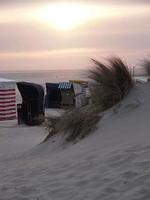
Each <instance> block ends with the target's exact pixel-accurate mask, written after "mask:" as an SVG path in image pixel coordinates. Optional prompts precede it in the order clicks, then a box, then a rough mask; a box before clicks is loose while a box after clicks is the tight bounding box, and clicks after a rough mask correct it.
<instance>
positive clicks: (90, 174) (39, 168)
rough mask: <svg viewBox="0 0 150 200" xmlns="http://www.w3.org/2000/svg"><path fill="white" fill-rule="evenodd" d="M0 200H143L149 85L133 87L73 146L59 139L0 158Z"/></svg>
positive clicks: (149, 144) (149, 166)
mask: <svg viewBox="0 0 150 200" xmlns="http://www.w3.org/2000/svg"><path fill="white" fill-rule="evenodd" d="M0 171H1V173H0V194H1V197H0V199H1V200H6V199H7V200H9V199H11V200H70V199H72V200H84V199H85V200H99V199H102V200H127V199H128V200H149V199H150V190H149V186H150V84H139V85H137V86H135V87H134V88H133V89H132V91H131V92H130V94H129V95H128V96H127V97H126V98H125V99H124V100H123V101H122V102H121V103H120V104H118V105H117V106H116V107H114V108H112V109H111V110H109V111H107V112H106V113H105V116H104V117H103V119H102V120H101V121H100V122H99V124H98V128H97V130H96V131H95V132H94V133H92V134H91V135H90V136H88V137H87V138H85V139H84V140H82V141H80V142H78V143H77V144H69V145H67V144H64V143H63V139H62V138H61V136H59V137H54V138H51V139H50V140H49V141H48V142H47V143H45V144H41V145H37V146H36V147H35V148H33V149H32V150H29V151H26V152H24V153H22V154H21V156H15V157H12V158H11V159H10V158H9V159H1V160H0Z"/></svg>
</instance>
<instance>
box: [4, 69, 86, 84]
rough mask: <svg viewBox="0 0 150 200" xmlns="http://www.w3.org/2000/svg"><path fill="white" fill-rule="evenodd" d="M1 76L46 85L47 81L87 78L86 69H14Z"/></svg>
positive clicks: (55, 81)
mask: <svg viewBox="0 0 150 200" xmlns="http://www.w3.org/2000/svg"><path fill="white" fill-rule="evenodd" d="M0 77H1V78H7V79H13V80H16V81H27V82H33V83H38V84H41V85H43V86H44V85H45V83H46V82H50V83H57V82H62V81H69V80H74V79H77V80H78V79H84V80H86V79H87V71H86V70H36V71H12V72H6V71H5V72H0Z"/></svg>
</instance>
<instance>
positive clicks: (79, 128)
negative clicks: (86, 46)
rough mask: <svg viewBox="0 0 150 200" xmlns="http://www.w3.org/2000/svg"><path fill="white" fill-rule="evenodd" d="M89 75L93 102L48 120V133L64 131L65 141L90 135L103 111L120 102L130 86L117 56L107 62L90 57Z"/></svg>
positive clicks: (129, 78) (130, 81)
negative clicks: (92, 65)
mask: <svg viewBox="0 0 150 200" xmlns="http://www.w3.org/2000/svg"><path fill="white" fill-rule="evenodd" d="M92 61H93V63H94V67H93V69H91V70H90V71H89V78H90V79H92V80H93V82H94V84H93V86H92V87H91V98H92V105H88V106H85V107H82V108H80V109H73V110H71V111H67V112H65V113H64V114H63V115H62V116H61V117H60V118H56V119H51V118H50V119H49V121H50V124H51V125H50V127H49V135H48V136H47V138H46V139H45V140H44V141H47V139H48V138H49V137H51V136H52V135H54V134H59V133H60V134H62V133H63V134H64V135H65V138H66V140H67V141H76V140H77V139H81V138H84V137H85V136H87V135H89V134H90V133H91V132H92V131H93V130H94V129H95V128H96V125H97V123H98V122H99V121H100V119H101V118H102V116H103V111H105V110H107V109H109V108H111V107H112V106H114V105H115V104H117V103H118V102H119V101H121V100H122V99H123V98H124V97H125V96H126V95H127V94H128V92H129V91H130V89H131V88H132V86H133V80H132V77H131V75H130V71H129V68H128V66H127V65H126V64H124V63H123V61H122V60H121V59H120V58H118V57H113V58H111V59H108V62H107V64H103V63H101V62H99V61H97V60H92Z"/></svg>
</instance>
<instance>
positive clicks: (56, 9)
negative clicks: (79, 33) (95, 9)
mask: <svg viewBox="0 0 150 200" xmlns="http://www.w3.org/2000/svg"><path fill="white" fill-rule="evenodd" d="M36 15H37V16H38V18H39V19H40V21H42V22H45V23H47V24H49V25H50V26H52V27H53V28H55V29H59V30H70V29H73V28H75V27H77V26H79V25H80V24H82V23H84V22H86V21H87V20H89V18H90V9H89V8H87V7H85V6H82V5H78V4H71V3H70V4H69V3H61V4H60V3H59V4H51V5H49V6H47V7H44V8H42V9H40V10H39V11H38V12H37V13H36Z"/></svg>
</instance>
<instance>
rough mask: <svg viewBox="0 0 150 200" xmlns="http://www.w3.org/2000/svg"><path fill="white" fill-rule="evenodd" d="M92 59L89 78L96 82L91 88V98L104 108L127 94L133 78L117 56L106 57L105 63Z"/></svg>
mask: <svg viewBox="0 0 150 200" xmlns="http://www.w3.org/2000/svg"><path fill="white" fill-rule="evenodd" d="M92 61H93V62H94V64H95V66H94V69H92V70H90V72H89V78H90V79H92V80H93V81H94V82H95V83H96V84H95V86H94V87H93V88H92V90H91V92H92V100H93V103H94V104H97V105H101V106H102V109H103V110H106V109H108V108H110V107H112V106H113V105H115V104H116V103H118V102H119V101H120V100H122V99H123V98H124V96H126V95H127V94H128V92H129V90H130V89H131V87H132V86H133V80H132V77H131V74H130V71H129V68H128V66H127V65H126V64H125V63H123V61H122V60H121V59H120V58H119V57H112V58H110V59H108V62H107V64H103V63H101V62H99V61H96V60H92Z"/></svg>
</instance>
